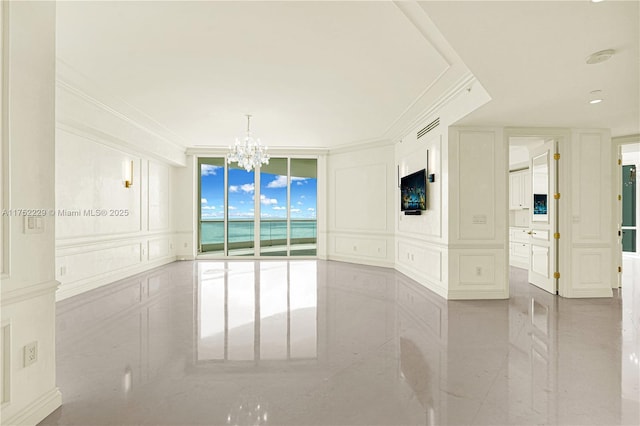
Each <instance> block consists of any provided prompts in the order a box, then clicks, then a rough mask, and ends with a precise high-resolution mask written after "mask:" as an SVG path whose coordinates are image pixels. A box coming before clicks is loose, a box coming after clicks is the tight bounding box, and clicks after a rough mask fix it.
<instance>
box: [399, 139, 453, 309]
mask: <svg viewBox="0 0 640 426" xmlns="http://www.w3.org/2000/svg"><path fill="white" fill-rule="evenodd" d="M420 128H421V126H420ZM418 130H419V128H417V129H414V131H412V132H411V133H409V134H408V135H407V136H405V137H404V138H403V139H402V142H401V143H399V144H397V145H396V157H397V159H398V166H397V167H398V170H397V173H398V175H399V176H398V178H401V177H402V176H406V175H408V174H411V173H414V172H416V171H418V170H421V169H424V168H426V169H427V174H433V175H434V177H435V179H434V182H428V183H427V210H425V211H423V212H422V214H421V215H418V216H412V215H409V216H408V215H404V214H402V212H400V189H399V188H398V187H397V186H398V185H397V183H396V185H395V197H394V203H393V207H394V211H395V215H396V217H397V230H396V259H395V260H396V269H398V270H399V271H400V272H402V273H404V274H405V275H407V276H409V277H411V278H413V279H415V280H416V281H418V282H420V283H421V284H423V285H425V286H426V287H427V288H429V289H430V290H432V291H434V292H436V293H437V294H439V295H440V296H442V297H445V298H446V297H447V282H446V277H447V275H448V274H447V264H446V262H447V250H446V241H447V231H448V230H447V228H446V223H447V218H446V217H443V212H446V211H447V210H446V209H447V206H446V202H445V199H444V198H443V191H442V189H443V184H445V182H444V181H443V179H445V176H446V174H445V173H443V171H444V169H443V161H446V160H445V159H446V155H445V156H444V157H443V152H444V153H445V154H446V149H447V144H446V139H445V138H446V135H447V129H446V127H440V126H439V127H437V128H436V129H435V130H433V131H432V132H430V133H429V134H427V135H425V136H423V137H422V138H420V139H419V140H418V139H417V137H416V133H417V131H418Z"/></svg>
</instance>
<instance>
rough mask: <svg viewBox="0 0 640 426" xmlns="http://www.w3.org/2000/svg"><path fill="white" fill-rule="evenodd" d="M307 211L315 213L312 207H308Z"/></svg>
mask: <svg viewBox="0 0 640 426" xmlns="http://www.w3.org/2000/svg"><path fill="white" fill-rule="evenodd" d="M307 211H310V212H315V211H316V209H314V208H313V207H309V208H308V209H307Z"/></svg>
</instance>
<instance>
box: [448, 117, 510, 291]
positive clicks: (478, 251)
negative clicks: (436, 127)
mask: <svg viewBox="0 0 640 426" xmlns="http://www.w3.org/2000/svg"><path fill="white" fill-rule="evenodd" d="M449 144H450V146H449V187H448V191H449V203H450V204H449V218H450V221H449V292H448V297H449V298H450V299H499V298H507V297H509V280H508V263H507V262H506V259H507V252H508V246H507V245H506V242H507V239H508V223H509V222H508V215H507V211H508V210H507V209H508V197H507V194H508V173H507V171H508V158H507V151H508V149H507V146H506V140H505V138H504V136H503V131H502V129H500V128H497V129H490V128H453V129H450V134H449Z"/></svg>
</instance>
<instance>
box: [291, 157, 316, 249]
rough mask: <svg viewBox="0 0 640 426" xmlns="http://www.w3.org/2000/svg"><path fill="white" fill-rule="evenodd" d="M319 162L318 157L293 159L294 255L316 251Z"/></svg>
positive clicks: (292, 211) (292, 243)
mask: <svg viewBox="0 0 640 426" xmlns="http://www.w3.org/2000/svg"><path fill="white" fill-rule="evenodd" d="M317 176H318V164H317V161H316V160H315V159H306V158H292V159H291V185H290V189H291V226H290V229H291V250H290V253H291V255H292V256H296V255H307V256H309V255H315V254H316V247H317V226H316V225H317V220H316V209H317V206H316V200H317V193H318V179H317Z"/></svg>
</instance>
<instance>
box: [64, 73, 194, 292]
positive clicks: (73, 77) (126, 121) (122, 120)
mask: <svg viewBox="0 0 640 426" xmlns="http://www.w3.org/2000/svg"><path fill="white" fill-rule="evenodd" d="M58 67H59V68H58V70H57V75H56V79H57V80H56V84H57V86H56V87H57V93H56V168H55V170H56V171H55V173H56V185H55V196H56V202H55V212H56V218H55V220H56V226H57V230H56V250H55V254H56V257H55V259H56V265H55V272H56V278H57V279H58V280H59V281H60V282H61V285H60V288H59V290H58V292H57V299H58V300H62V299H65V298H68V297H71V296H74V295H76V294H80V293H82V292H85V291H88V290H91V289H94V288H96V287H99V286H101V285H104V284H108V283H111V282H113V281H115V280H118V279H121V278H124V277H127V276H130V275H133V274H135V273H139V272H142V271H145V270H148V269H150V268H153V267H156V266H160V265H163V264H165V263H168V262H172V261H174V260H175V259H176V254H177V253H178V251H177V244H180V247H182V239H181V237H179V236H178V234H176V233H175V232H174V229H175V223H174V219H173V214H174V212H175V211H176V210H177V208H174V207H173V206H174V202H173V199H172V197H173V196H174V195H175V194H182V192H181V191H180V190H176V189H174V182H173V181H174V179H175V178H176V171H175V170H174V169H176V167H180V166H184V165H185V164H186V159H185V155H184V149H182V148H180V147H179V146H178V145H177V144H176V143H174V142H172V140H171V138H172V137H173V135H171V134H170V133H169V132H168V131H167V130H166V129H163V128H161V127H159V125H157V124H156V123H153V122H149V121H145V118H144V117H143V116H140V115H139V114H138V113H137V112H136V111H135V110H134V109H131V107H129V106H128V105H127V104H125V103H123V102H121V101H120V100H118V99H114V98H112V97H110V96H109V95H108V94H105V93H103V92H101V89H100V87H99V85H98V84H96V83H93V82H91V81H88V80H86V79H84V78H83V77H82V76H81V75H78V74H76V73H75V72H74V71H73V69H72V68H71V67H70V66H68V65H67V64H64V63H61V62H58ZM131 162H133V185H132V186H131V187H130V188H126V187H125V184H124V181H125V179H126V178H127V177H128V171H129V169H130V164H131ZM179 201H183V200H179ZM178 240H180V241H178Z"/></svg>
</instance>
